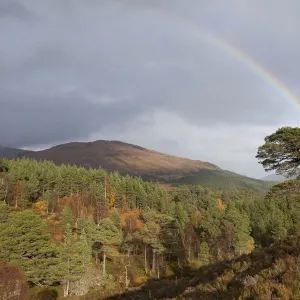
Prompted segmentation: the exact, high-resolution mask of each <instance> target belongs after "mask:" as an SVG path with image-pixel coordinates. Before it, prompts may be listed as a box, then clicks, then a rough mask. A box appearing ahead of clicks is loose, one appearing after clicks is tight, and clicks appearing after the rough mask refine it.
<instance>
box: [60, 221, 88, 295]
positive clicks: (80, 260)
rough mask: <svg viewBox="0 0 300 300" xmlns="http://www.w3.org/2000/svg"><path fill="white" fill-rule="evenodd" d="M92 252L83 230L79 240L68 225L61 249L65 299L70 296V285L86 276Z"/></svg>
mask: <svg viewBox="0 0 300 300" xmlns="http://www.w3.org/2000/svg"><path fill="white" fill-rule="evenodd" d="M91 251H92V250H91V247H90V245H89V244H88V240H87V236H86V234H85V231H84V230H83V232H82V234H81V236H80V238H79V239H77V238H75V237H74V236H73V234H72V229H71V226H70V224H69V223H68V225H67V227H66V230H65V234H64V243H63V245H62V249H61V259H62V263H61V268H62V272H63V279H62V284H63V288H64V296H65V297H66V296H68V295H69V292H70V284H71V283H72V282H75V281H77V280H79V279H80V278H81V277H82V276H83V275H84V273H85V270H86V268H87V267H88V265H89V263H90V260H91Z"/></svg>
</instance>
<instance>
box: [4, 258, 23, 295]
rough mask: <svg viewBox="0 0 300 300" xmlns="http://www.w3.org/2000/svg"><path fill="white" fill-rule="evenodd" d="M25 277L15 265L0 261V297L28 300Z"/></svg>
mask: <svg viewBox="0 0 300 300" xmlns="http://www.w3.org/2000/svg"><path fill="white" fill-rule="evenodd" d="M28 291H29V287H28V284H27V280H26V277H25V276H24V274H23V273H22V272H21V271H20V269H19V268H18V267H17V266H16V265H12V264H8V263H5V262H0V299H3V300H6V299H7V300H29V293H28Z"/></svg>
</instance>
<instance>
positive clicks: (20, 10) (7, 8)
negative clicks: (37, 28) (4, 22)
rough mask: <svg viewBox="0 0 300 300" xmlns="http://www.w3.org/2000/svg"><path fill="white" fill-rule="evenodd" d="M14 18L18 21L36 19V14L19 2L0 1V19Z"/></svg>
mask: <svg viewBox="0 0 300 300" xmlns="http://www.w3.org/2000/svg"><path fill="white" fill-rule="evenodd" d="M1 18H14V19H18V20H20V21H27V22H29V21H37V16H36V15H35V14H34V13H33V12H32V11H30V10H28V9H27V8H26V7H25V6H24V5H22V4H21V3H19V2H17V1H14V0H1V1H0V19H1Z"/></svg>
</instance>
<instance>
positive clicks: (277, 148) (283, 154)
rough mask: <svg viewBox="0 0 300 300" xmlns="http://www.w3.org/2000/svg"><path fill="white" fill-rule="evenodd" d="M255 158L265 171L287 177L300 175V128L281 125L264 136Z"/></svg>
mask: <svg viewBox="0 0 300 300" xmlns="http://www.w3.org/2000/svg"><path fill="white" fill-rule="evenodd" d="M256 158H258V159H259V163H261V164H262V165H263V167H264V169H265V170H266V171H272V170H275V171H276V174H281V175H285V176H287V177H292V176H299V175H300V168H299V166H300V128H299V127H294V128H293V127H282V128H279V129H278V130H277V131H276V132H275V133H273V134H271V135H269V136H267V137H265V144H264V145H262V146H260V147H259V148H258V152H257V155H256Z"/></svg>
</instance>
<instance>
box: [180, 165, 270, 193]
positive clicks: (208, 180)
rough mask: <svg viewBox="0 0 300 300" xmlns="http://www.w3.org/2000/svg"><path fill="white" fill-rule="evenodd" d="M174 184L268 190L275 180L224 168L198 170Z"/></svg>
mask: <svg viewBox="0 0 300 300" xmlns="http://www.w3.org/2000/svg"><path fill="white" fill-rule="evenodd" d="M175 184H179V185H180V184H200V185H204V186H208V187H214V188H220V189H251V190H256V191H266V190H269V189H270V188H271V187H272V186H273V185H274V184H276V182H274V181H263V180H259V179H254V178H250V177H247V176H244V175H240V174H237V173H234V172H230V171H225V170H221V169H219V170H204V169H203V170H200V171H199V172H197V173H196V174H193V175H189V176H185V177H182V178H180V179H178V180H177V181H176V182H175Z"/></svg>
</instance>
